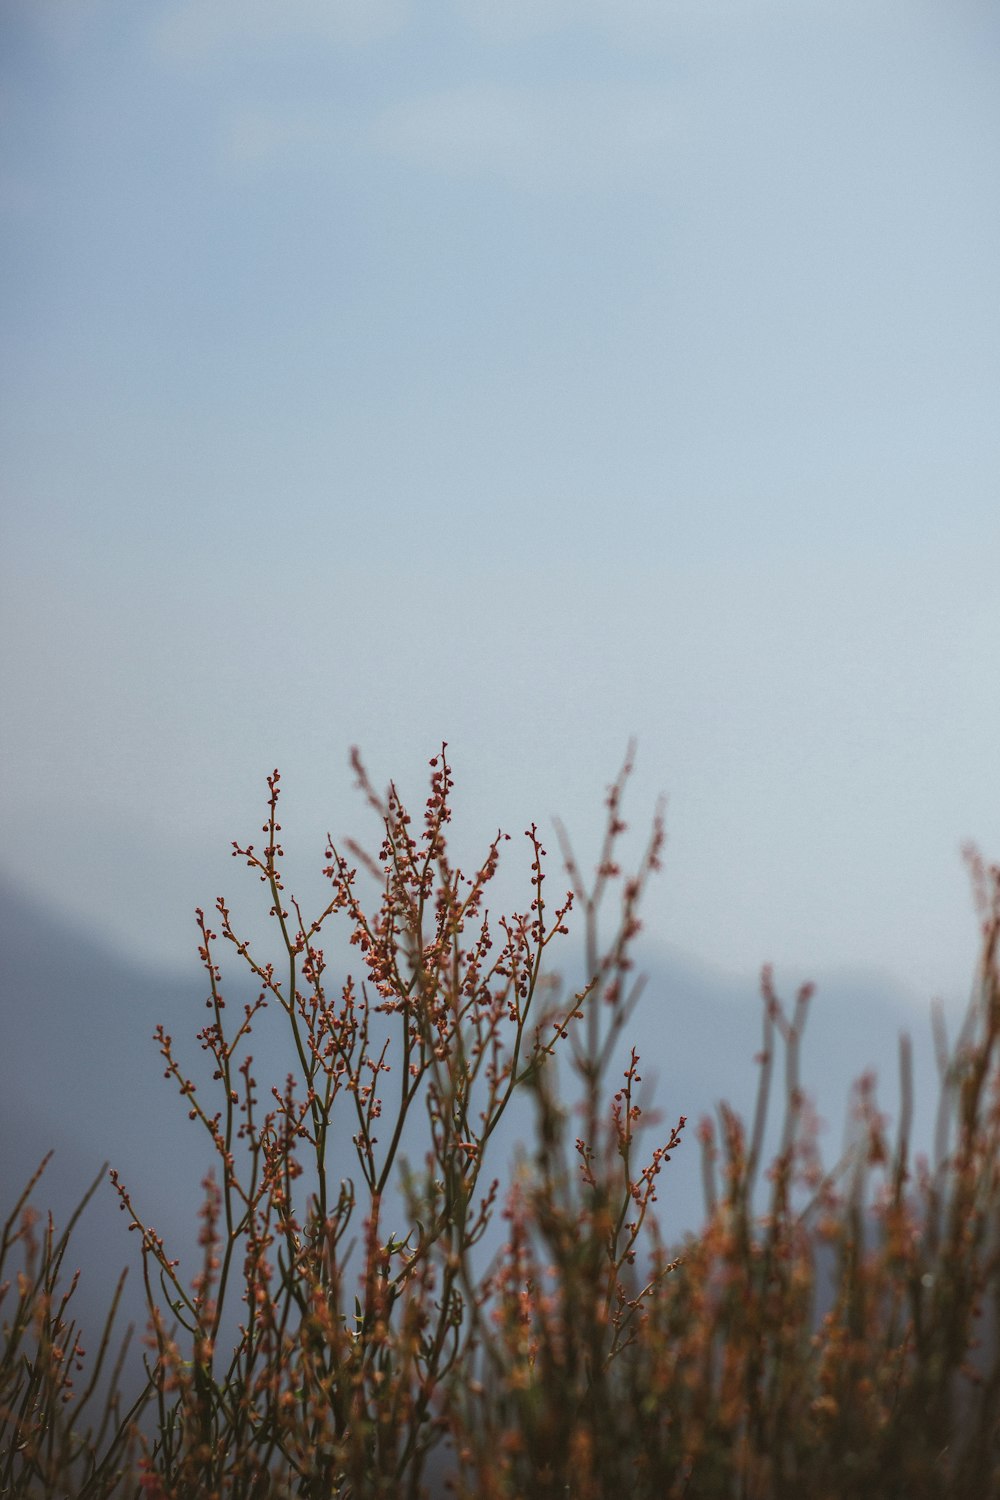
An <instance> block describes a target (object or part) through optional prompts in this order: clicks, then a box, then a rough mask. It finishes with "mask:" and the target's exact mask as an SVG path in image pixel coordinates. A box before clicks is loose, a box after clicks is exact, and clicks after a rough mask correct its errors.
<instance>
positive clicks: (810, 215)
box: [0, 0, 1000, 1003]
mask: <svg viewBox="0 0 1000 1500" xmlns="http://www.w3.org/2000/svg"><path fill="white" fill-rule="evenodd" d="M0 44H2V45H0V80H2V84H0V138H2V142H3V148H2V153H3V155H2V168H0V210H2V216H3V250H2V265H0V286H2V288H3V291H2V294H0V295H2V341H3V342H2V349H3V371H2V389H0V441H2V453H3V463H2V473H3V480H2V484H3V508H4V516H3V525H4V544H3V556H2V562H0V580H2V585H3V612H4V619H3V629H4V638H5V640H6V642H7V650H6V651H5V653H4V659H3V665H2V682H0V690H2V696H3V703H4V751H3V759H4V767H5V774H4V777H3V784H2V787H0V799H2V806H0V813H2V816H3V820H4V825H5V828H6V829H7V834H6V839H5V852H4V854H3V855H2V856H0V859H2V862H3V864H4V865H5V867H6V868H8V869H9V870H10V872H11V873H12V874H13V875H14V876H15V877H17V878H18V879H19V880H20V881H21V882H22V883H23V884H24V885H25V886H26V887H27V888H28V889H29V890H31V891H33V892H34V893H36V894H41V895H43V896H45V897H46V898H47V899H49V900H51V901H52V902H53V903H55V905H56V906H57V907H59V908H60V909H64V910H67V911H69V912H71V913H73V914H75V915H76V916H77V917H81V918H83V919H84V920H85V921H86V922H87V923H88V925H90V926H92V927H93V928H94V930H95V931H96V932H98V933H100V934H101V935H103V936H105V937H110V938H111V939H112V941H114V942H115V943H116V944H117V945H118V946H119V947H121V948H123V949H125V950H127V951H129V952H131V953H135V954H140V955H145V956H147V957H148V958H150V959H151V960H155V962H157V963H158V964H168V965H176V966H180V965H183V964H185V963H187V962H188V959H189V955H190V953H191V951H192V933H193V926H192V923H191V920H190V913H191V909H192V908H193V906H194V905H195V904H197V903H199V902H201V903H203V904H209V903H210V902H211V900H212V898H213V897H214V896H215V894H217V892H219V891H220V890H225V891H227V892H230V893H232V894H233V896H234V901H237V902H238V900H239V897H240V895H241V894H245V896H246V898H247V899H248V900H249V901H250V902H252V901H253V899H254V897H255V894H256V892H255V890H254V888H253V886H252V885H250V884H244V882H243V877H242V875H241V873H240V871H239V870H238V869H237V867H236V866H235V865H233V864H232V863H231V862H229V861H228V858H227V853H226V851H227V849H228V841H229V839H231V838H233V837H252V836H253V832H254V830H255V828H256V827H257V825H258V822H259V818H258V812H259V811H260V810H261V808H262V789H263V778H264V775H265V773H266V771H267V770H268V769H270V768H271V767H272V766H273V765H279V766H280V767H281V768H282V771H283V774H284V778H285V784H286V787H287V797H288V816H287V819H286V826H287V830H288V833H289V844H290V845H291V846H292V847H293V848H294V850H295V867H296V870H297V871H301V872H302V881H303V882H305V881H306V872H308V871H310V870H311V869H312V868H313V867H314V866H318V865H319V863H320V858H321V852H322V841H323V835H324V833H325V831H326V829H327V828H330V829H331V830H332V831H333V832H334V833H340V832H345V831H346V832H352V833H353V832H356V831H358V830H359V825H360V828H361V829H363V828H364V827H365V819H364V813H363V809H362V808H361V807H360V804H359V803H358V802H357V801H356V799H355V798H354V795H353V793H352V789H351V778H350V774H349V772H348V769H347V752H348V748H349V746H350V745H351V744H352V743H355V742H357V743H359V744H360V745H361V746H362V749H363V750H364V752H365V754H366V757H367V759H368V761H369V762H370V765H371V767H372V770H373V773H374V775H375V776H376V779H378V780H384V779H385V778H387V777H388V776H389V775H397V776H398V777H399V778H400V780H401V783H402V785H403V787H404V790H408V791H409V792H410V793H411V794H412V796H413V797H414V799H415V800H416V799H417V798H419V796H420V795H421V791H422V787H423V766H424V763H425V762H426V760H427V758H428V757H429V756H430V755H431V754H432V753H433V751H434V748H435V746H436V744H437V743H438V742H439V741H440V739H441V738H447V739H448V740H449V741H450V743H451V746H452V753H453V760H454V764H455V768H456V772H457V777H458V789H459V802H460V811H461V814H462V816H463V817H464V819H465V820H466V826H467V829H468V835H467V838H468V844H467V847H468V850H469V852H470V854H471V853H472V852H474V851H476V848H477V840H480V839H484V838H486V837H488V836H489V835H490V833H491V832H492V831H493V829H494V827H495V825H496V824H498V823H499V824H502V825H503V826H504V827H507V828H509V829H510V830H511V831H512V832H514V833H518V832H519V831H520V829H521V828H523V827H524V825H525V823H526V821H527V820H528V819H530V818H532V817H535V818H538V819H539V820H540V821H544V820H546V819H547V818H548V817H549V815H550V814H552V813H558V814H560V815H561V816H563V817H564V818H565V820H566V821H567V822H568V823H569V824H570V826H571V827H572V828H575V829H577V830H579V831H580V834H581V839H582V841H583V842H584V843H586V839H587V837H588V836H592V834H593V831H594V828H595V813H596V811H597V809H598V808H599V803H600V797H601V794H602V791H603V787H604V785H605V783H606V781H607V780H608V779H610V777H611V776H612V775H613V774H614V772H615V771H616V769H617V766H618V764H619V761H620V759H621V755H622V752H623V750H624V746H625V743H626V741H627V739H628V737H629V736H630V735H632V734H635V735H637V736H638V738H639V773H638V775H637V778H636V788H635V797H634V799H633V809H634V811H635V813H636V820H637V822H641V821H642V817H643V815H644V812H645V810H646V809H648V808H649V807H651V805H652V802H653V800H654V798H655V795H656V793H657V792H658V791H660V790H663V791H665V792H666V793H667V794H668V796H669V799H670V801H669V813H668V826H669V832H670V846H669V851H668V863H667V871H666V873H665V875H664V877H663V879H662V881H661V884H660V887H659V888H658V890H657V891H656V892H655V893H654V895H653V898H652V900H651V902H650V905H649V909H648V916H649V919H650V936H651V939H652V940H653V941H654V942H658V943H668V942H669V943H673V944H675V945H677V946H679V947H680V948H682V949H684V950H685V951H686V952H688V953H690V954H692V955H695V956H697V957H699V958H701V959H704V960H706V961H708V962H711V963H714V964H718V965H721V966H723V967H725V968H727V969H731V970H736V971H739V972H745V973H747V974H748V975H750V974H752V973H753V972H754V971H755V970H756V969H757V967H758V966H759V964H760V963H761V961H763V960H764V959H771V960H774V962H775V963H776V964H777V966H778V972H779V976H780V975H781V974H785V975H788V976H789V977H790V979H791V978H797V977H799V976H800V975H801V974H802V973H803V972H806V971H810V972H822V971H823V970H825V969H830V968H833V967H838V968H842V967H848V968H872V969H876V970H878V971H880V972H882V973H883V974H885V975H887V976H890V977H892V978H894V979H895V980H896V981H897V982H899V983H900V984H903V985H905V986H907V987H908V988H909V990H910V992H911V993H912V995H913V997H914V999H915V1000H916V1001H918V1002H920V1003H923V1002H925V1001H926V999H927V998H929V996H930V995H931V994H932V993H934V992H942V993H944V994H945V995H946V996H947V997H949V998H951V999H953V1000H956V1001H957V1000H958V999H960V998H961V997H962V996H963V995H964V993H965V991H966V988H967V983H968V978H969V972H970V965H971V962H972V959H973V957H974V953H975V924H974V919H973V917H972V915H971V909H970V903H969V899H968V893H967V887H966V882H965V878H964V873H963V870H962V867H961V863H960V859H959V849H960V846H961V844H962V842H963V841H964V840H966V839H969V838H972V839H975V840H977V841H978V842H979V843H980V844H981V845H982V847H983V849H984V851H985V852H986V853H987V854H990V855H992V856H993V857H997V856H998V855H1000V778H998V774H997V772H998V763H1000V756H998V754H997V747H998V745H1000V686H998V684H1000V582H998V563H1000V504H998V491H997V480H998V474H1000V274H998V272H1000V89H998V87H997V83H998V64H1000V12H998V11H997V9H996V7H995V5H992V4H987V3H985V0H984V3H976V0H947V3H944V0H941V3H930V0H906V3H902V0H899V3H890V0H864V3H853V0H839V3H835V0H797V3H793V0H743V3H736V0H697V3H695V0H684V3H671V0H658V3H655V4H654V3H652V0H647V3H641V0H573V3H569V0H566V3H561V0H551V3H550V0H531V3H526V0H524V3H522V0H512V3H507V4H503V3H499V0H496V3H490V4H487V3H485V0H481V3H477V0H464V3H463V0H451V3H445V0H425V3H419V4H417V3H413V4H410V3H406V0H283V3H280V4H278V3H271V0H239V3H236V0H232V3H230V0H146V3H144V4H142V5H136V4H135V3H134V0H128V3H119V0H79V3H74V0H0ZM512 863H513V856H512ZM512 887H516V882H514V881H513V880H512Z"/></svg>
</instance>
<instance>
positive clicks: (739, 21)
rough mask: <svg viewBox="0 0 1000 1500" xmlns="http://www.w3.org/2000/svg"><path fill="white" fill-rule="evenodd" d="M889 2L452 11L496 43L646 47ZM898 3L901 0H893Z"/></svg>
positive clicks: (604, 2) (618, 4)
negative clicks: (562, 38)
mask: <svg viewBox="0 0 1000 1500" xmlns="http://www.w3.org/2000/svg"><path fill="white" fill-rule="evenodd" d="M885 3H887V0H864V4H863V5H862V4H861V3H859V0H503V3H499V4H498V3H497V0H453V5H454V9H455V11H456V13H457V14H458V15H459V16H460V17H461V19H462V20H464V21H465V22H466V23H467V24H468V25H470V26H472V27H474V28H475V29H476V30H477V31H479V32H480V33H481V34H482V35H484V36H486V37H489V38H491V39H492V40H495V41H498V42H513V41H519V40H523V39H525V38H527V37H530V36H536V35H540V34H545V33H551V32H553V31H561V30H565V29H567V28H569V27H573V28H579V27H581V26H582V27H587V28H588V29H591V30H594V31H598V32H603V33H604V34H605V35H606V36H608V37H610V38H611V39H612V40H613V41H615V42H617V43H620V44H622V45H625V46H644V45H649V44H651V43H655V42H657V41H664V40H666V39H668V38H670V37H673V36H683V35H689V34H690V33H692V32H694V33H704V32H709V33H714V34H716V35H717V34H718V33H719V32H720V31H732V32H735V33H737V34H740V33H742V32H743V31H745V30H746V28H747V27H748V26H749V27H753V26H758V25H760V23H761V22H769V21H771V20H773V19H774V18H775V17H779V18H781V19H786V20H787V19H792V18H795V17H801V16H805V17H807V18H808V17H809V16H810V15H818V14H819V15H821V14H832V15H839V16H840V17H841V18H842V17H843V15H844V13H845V11H848V12H849V11H851V10H857V11H858V12H862V11H863V10H865V9H871V10H876V11H877V10H879V9H880V8H884V6H885ZM892 3H896V4H898V3H899V0H892Z"/></svg>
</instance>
